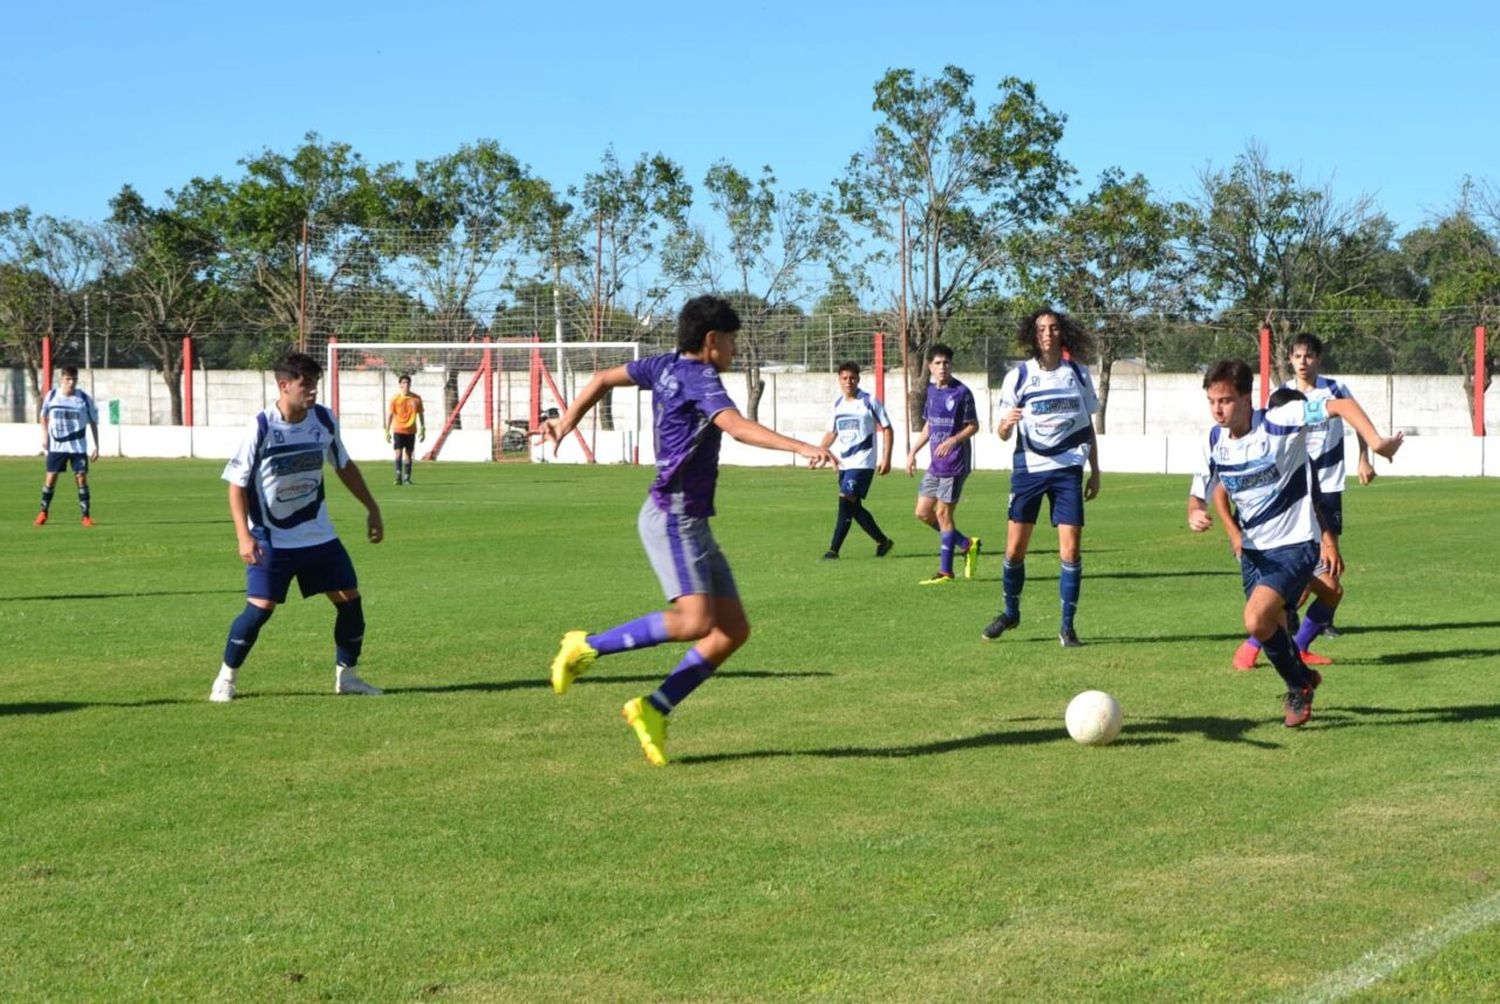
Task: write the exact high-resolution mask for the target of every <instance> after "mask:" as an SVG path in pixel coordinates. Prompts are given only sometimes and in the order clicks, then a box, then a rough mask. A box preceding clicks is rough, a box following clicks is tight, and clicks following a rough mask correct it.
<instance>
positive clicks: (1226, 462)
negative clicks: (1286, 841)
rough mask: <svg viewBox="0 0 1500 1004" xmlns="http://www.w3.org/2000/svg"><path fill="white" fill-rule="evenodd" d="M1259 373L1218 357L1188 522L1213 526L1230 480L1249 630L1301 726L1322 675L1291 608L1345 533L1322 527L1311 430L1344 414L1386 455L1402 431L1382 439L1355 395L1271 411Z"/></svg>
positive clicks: (1292, 721) (1207, 379)
mask: <svg viewBox="0 0 1500 1004" xmlns="http://www.w3.org/2000/svg"><path fill="white" fill-rule="evenodd" d="M1252 383H1253V376H1252V374H1251V372H1250V367H1249V366H1248V365H1247V364H1246V363H1245V362H1243V361H1241V360H1238V359H1225V360H1223V361H1222V362H1219V363H1217V364H1215V365H1214V366H1213V367H1212V368H1211V369H1210V370H1209V371H1208V373H1207V375H1205V376H1204V378H1203V388H1204V391H1205V392H1206V394H1207V397H1208V406H1209V412H1210V413H1211V414H1212V415H1213V420H1214V428H1213V429H1212V430H1210V432H1209V435H1208V436H1207V437H1205V439H1204V442H1203V454H1202V457H1201V459H1200V461H1199V465H1198V469H1197V470H1196V471H1195V472H1194V475H1193V483H1192V488H1191V489H1190V490H1189V493H1188V500H1187V520H1188V527H1189V528H1190V529H1191V530H1193V531H1194V532H1195V533H1203V532H1204V531H1206V530H1208V529H1209V528H1211V527H1212V526H1213V517H1212V516H1210V515H1209V511H1208V508H1207V504H1206V501H1205V500H1206V499H1208V498H1210V497H1211V494H1212V492H1213V491H1214V490H1215V489H1216V487H1217V486H1222V487H1223V488H1224V490H1225V491H1226V492H1228V494H1229V498H1230V501H1232V502H1233V503H1234V505H1235V509H1236V510H1237V512H1236V521H1237V522H1238V524H1239V530H1240V533H1241V535H1242V539H1241V547H1240V572H1241V578H1242V580H1243V585H1244V589H1245V630H1246V631H1247V632H1249V633H1250V634H1252V635H1254V636H1255V637H1256V638H1257V639H1259V640H1260V643H1261V648H1262V649H1263V650H1264V651H1265V653H1266V657H1267V658H1269V659H1270V660H1271V664H1272V665H1273V666H1275V667H1276V672H1277V673H1278V674H1280V676H1281V678H1282V680H1284V681H1285V682H1286V686H1287V693H1286V699H1285V704H1284V707H1285V712H1286V716H1285V724H1286V726H1287V727H1288V728H1297V727H1298V726H1301V725H1304V724H1306V722H1307V721H1308V719H1310V718H1311V717H1312V702H1313V691H1314V690H1316V689H1317V686H1318V684H1319V683H1321V682H1322V677H1321V676H1319V675H1318V673H1317V671H1316V670H1309V669H1308V668H1307V666H1306V665H1305V664H1304V663H1303V661H1302V659H1301V658H1300V657H1299V655H1298V653H1297V649H1296V647H1295V645H1294V644H1293V642H1292V639H1291V637H1290V636H1289V635H1288V633H1287V629H1286V607H1287V605H1288V604H1289V603H1295V602H1296V601H1297V599H1298V597H1300V596H1301V595H1302V590H1303V589H1305V588H1306V587H1307V583H1308V580H1310V579H1311V578H1312V574H1313V569H1314V568H1315V567H1316V566H1317V564H1318V561H1319V557H1320V548H1319V539H1320V538H1321V541H1322V548H1321V557H1322V559H1323V560H1324V561H1327V562H1329V563H1330V564H1331V565H1332V566H1334V567H1337V566H1338V564H1339V560H1340V559H1339V557H1338V539H1337V538H1336V537H1334V536H1333V535H1332V534H1329V533H1327V532H1325V531H1324V530H1323V528H1322V527H1321V526H1320V521H1319V518H1318V514H1317V512H1316V509H1315V505H1314V501H1313V488H1314V482H1313V480H1312V478H1313V471H1312V465H1311V463H1309V460H1308V450H1307V436H1308V432H1309V430H1310V429H1312V428H1314V427H1317V426H1321V425H1323V424H1325V423H1326V422H1327V421H1328V420H1329V419H1330V418H1340V419H1343V420H1344V421H1346V422H1348V423H1349V424H1350V425H1352V426H1353V427H1354V428H1355V430H1356V431H1357V432H1358V433H1359V434H1360V435H1361V436H1363V437H1364V438H1365V440H1366V442H1368V443H1370V444H1371V448H1372V449H1373V450H1374V452H1376V453H1378V454H1380V455H1381V456H1382V457H1385V458H1386V459H1387V460H1389V459H1391V458H1392V457H1394V456H1395V455H1396V451H1397V450H1399V449H1400V448H1401V443H1402V437H1401V434H1400V433H1398V434H1396V435H1395V436H1394V437H1392V438H1390V439H1386V438H1385V437H1383V436H1381V435H1380V433H1378V432H1377V431H1376V430H1375V426H1374V425H1373V424H1372V423H1371V422H1370V418H1369V416H1368V415H1366V414H1365V412H1364V409H1363V408H1361V407H1360V406H1359V403H1358V402H1357V401H1354V400H1353V399H1343V400H1337V399H1330V400H1293V401H1289V402H1287V403H1285V404H1282V405H1281V406H1279V407H1276V408H1272V409H1269V410H1267V411H1263V412H1262V411H1256V410H1255V409H1254V408H1253V407H1252V406H1251V404H1250V390H1251V386H1252Z"/></svg>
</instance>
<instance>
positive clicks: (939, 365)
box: [906, 342, 980, 586]
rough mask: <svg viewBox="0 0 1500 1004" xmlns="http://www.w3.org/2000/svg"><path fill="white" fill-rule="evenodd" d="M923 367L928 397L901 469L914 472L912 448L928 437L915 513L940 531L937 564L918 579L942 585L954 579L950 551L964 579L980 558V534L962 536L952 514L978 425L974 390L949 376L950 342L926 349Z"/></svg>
mask: <svg viewBox="0 0 1500 1004" xmlns="http://www.w3.org/2000/svg"><path fill="white" fill-rule="evenodd" d="M927 371H928V372H929V373H931V374H932V383H930V384H928V385H927V401H926V403H925V404H924V405H923V406H922V418H923V420H924V422H923V425H922V434H921V435H920V436H918V437H917V441H916V442H915V443H913V444H912V445H911V452H910V453H908V454H907V455H906V473H907V475H908V476H911V475H914V474H915V473H916V470H917V454H918V453H919V452H921V449H922V447H924V446H926V445H927V444H928V443H929V442H931V443H932V444H933V447H932V456H931V461H930V462H929V463H928V465H927V473H926V474H924V475H923V476H922V483H921V484H920V485H919V486H918V487H917V510H916V516H917V519H919V520H921V521H922V522H923V523H926V524H927V525H928V526H930V527H932V528H933V529H934V530H936V531H937V532H938V533H939V535H940V543H939V545H938V570H937V572H936V573H934V574H933V576H932V577H931V578H930V579H923V580H922V583H921V584H922V585H924V586H941V585H947V584H949V583H951V582H952V581H953V555H954V554H955V553H958V554H962V555H963V556H964V578H966V579H972V578H973V577H974V569H975V566H976V565H977V564H978V560H979V547H980V543H979V538H978V537H973V538H970V537H966V536H964V535H963V534H962V533H961V532H960V531H959V529H958V526H957V524H956V523H955V522H954V518H953V514H954V512H955V511H957V509H958V500H959V498H960V497H961V496H962V494H963V489H964V481H965V480H966V479H967V478H968V476H969V471H970V470H972V469H973V454H974V445H973V444H972V443H970V442H969V440H971V439H973V438H974V433H976V432H978V431H979V412H978V410H977V409H976V408H975V405H974V392H973V391H971V390H969V388H968V387H966V386H964V385H963V384H962V383H961V382H959V381H958V380H955V379H954V377H953V350H952V349H951V348H949V347H948V346H946V345H943V344H942V343H941V342H939V343H938V344H935V345H933V346H932V348H930V349H928V350H927Z"/></svg>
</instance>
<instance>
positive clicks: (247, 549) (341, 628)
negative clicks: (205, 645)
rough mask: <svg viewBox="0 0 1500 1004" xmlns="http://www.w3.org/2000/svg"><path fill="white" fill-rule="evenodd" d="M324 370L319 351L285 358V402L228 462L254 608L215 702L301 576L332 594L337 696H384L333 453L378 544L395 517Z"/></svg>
mask: <svg viewBox="0 0 1500 1004" xmlns="http://www.w3.org/2000/svg"><path fill="white" fill-rule="evenodd" d="M322 375H323V369H322V367H321V366H319V365H318V361H317V360H316V359H313V358H312V357H311V356H308V355H304V354H303V353H301V352H291V353H288V354H287V355H286V356H284V357H283V358H282V359H281V360H280V361H279V362H278V363H277V364H276V390H277V399H276V403H275V404H274V405H273V406H271V407H270V408H267V409H266V410H265V411H263V412H261V413H260V414H259V415H257V416H255V421H254V422H253V423H252V424H251V425H250V427H249V428H248V429H246V431H245V437H244V439H243V440H241V442H240V445H239V448H238V449H237V450H235V453H234V456H232V457H231V458H230V460H229V463H228V464H227V465H226V466H225V467H224V474H223V478H224V480H225V481H227V482H229V514H230V516H231V518H232V519H233V521H234V530H235V536H236V537H237V538H238V539H239V553H240V560H241V561H243V562H244V563H245V565H246V566H247V567H246V569H245V609H244V610H242V611H241V612H240V615H239V616H238V617H237V618H235V621H234V623H233V624H232V625H230V628H229V639H228V641H227V642H225V645H224V663H223V665H222V666H220V668H219V675H218V676H217V677H216V678H215V679H214V684H213V689H212V690H210V691H209V698H208V699H209V700H211V701H214V702H216V703H220V704H223V703H227V702H229V701H232V700H234V695H235V691H236V689H237V686H238V675H239V669H240V666H241V665H243V664H244V661H245V658H246V657H247V656H248V655H249V654H250V649H251V648H252V647H253V646H254V645H255V641H256V638H258V637H259V635H260V629H261V628H262V627H263V626H265V623H266V621H268V620H270V619H271V614H272V613H273V612H274V611H275V610H276V606H277V604H279V603H285V602H286V598H287V593H288V591H289V590H290V587H291V584H292V580H294V579H295V580H296V581H297V585H298V587H299V588H300V590H301V592H302V596H303V598H304V599H305V598H306V597H309V596H312V595H313V594H314V593H322V594H324V595H325V596H327V597H328V599H329V600H331V601H332V602H333V608H334V611H335V614H334V623H333V643H334V672H333V689H334V693H337V694H379V693H380V689H379V688H378V687H374V686H371V685H370V684H368V683H366V682H365V681H364V680H362V679H360V677H359V675H358V674H357V673H356V672H355V669H354V667H355V666H356V665H357V664H358V662H359V656H360V652H361V649H362V648H363V645H364V636H365V615H364V608H363V605H362V602H361V600H360V595H359V580H358V578H357V577H356V575H355V572H354V563H353V562H352V561H351V560H350V559H349V552H348V551H346V550H344V545H343V544H342V543H341V542H340V541H339V539H338V536H337V534H335V533H334V530H333V523H332V522H331V521H330V520H329V518H328V505H327V503H326V502H325V501H324V492H323V462H324V460H327V461H328V462H329V463H331V464H333V467H334V471H335V473H337V474H338V476H339V480H340V481H342V482H343V483H344V487H346V488H348V489H349V493H350V494H351V495H353V496H354V497H355V498H357V499H358V500H359V501H360V502H361V503H363V505H364V507H365V510H366V512H367V513H368V517H367V519H366V535H367V536H368V538H369V540H370V542H371V543H373V544H378V543H380V541H381V540H383V539H384V538H385V524H384V522H383V521H382V520H381V516H380V506H379V505H377V504H376V502H375V498H374V496H372V495H371V494H370V489H369V488H368V487H367V486H366V485H365V479H364V476H363V475H362V474H360V471H359V468H358V467H357V466H356V465H355V463H354V461H353V460H352V459H350V457H349V452H348V451H347V450H346V449H344V443H343V440H342V439H341V438H340V437H339V426H338V421H337V419H335V418H334V416H333V413H332V412H331V411H329V410H328V409H327V408H325V407H323V406H322V405H320V404H318V403H317V393H318V379H319V378H320V377H321V376H322Z"/></svg>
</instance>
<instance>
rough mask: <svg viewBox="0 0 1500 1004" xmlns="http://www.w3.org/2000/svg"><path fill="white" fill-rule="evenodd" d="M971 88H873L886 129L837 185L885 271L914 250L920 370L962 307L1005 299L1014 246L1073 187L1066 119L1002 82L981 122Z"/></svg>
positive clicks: (957, 82)
mask: <svg viewBox="0 0 1500 1004" xmlns="http://www.w3.org/2000/svg"><path fill="white" fill-rule="evenodd" d="M973 86H974V78H973V77H972V76H971V75H970V74H968V73H967V72H965V71H964V70H962V69H960V68H958V67H956V66H948V67H946V68H944V70H943V72H942V74H941V75H940V76H939V77H938V78H937V79H935V80H931V79H927V78H921V79H918V78H917V77H916V75H915V74H914V73H913V71H911V70H906V69H896V70H891V71H889V72H888V73H886V75H885V76H884V77H882V78H881V80H880V81H879V82H878V83H877V84H876V85H875V102H874V110H875V111H876V112H878V113H879V114H880V115H881V116H882V120H881V122H880V124H879V125H877V126H876V128H875V136H874V139H873V140H872V142H871V144H870V147H869V149H867V150H866V151H864V152H862V153H858V154H855V155H854V156H853V157H852V158H851V159H850V161H849V165H848V168H847V169H846V171H845V173H844V176H843V178H842V179H840V180H839V181H838V182H837V183H836V184H837V191H838V198H839V206H840V211H841V212H842V213H843V214H844V215H845V216H847V217H848V218H849V219H850V220H851V221H852V222H853V223H854V224H855V225H856V226H857V227H859V228H861V229H862V230H864V231H865V232H867V233H869V234H871V235H872V236H874V237H875V238H877V239H878V240H880V241H881V242H882V243H883V244H884V250H882V251H879V252H877V257H878V259H879V260H880V261H884V262H888V261H889V260H890V259H891V258H892V257H895V256H896V255H893V252H894V251H895V250H896V249H899V248H900V247H902V246H906V247H909V249H910V250H909V253H908V254H907V255H906V256H905V257H906V261H905V262H904V263H903V264H904V266H905V270H906V276H905V280H904V281H905V285H906V286H907V287H908V288H909V289H910V290H911V295H912V298H913V306H912V310H911V313H910V315H909V320H908V324H907V331H906V340H907V349H908V350H909V351H910V352H911V354H912V355H913V357H914V358H918V359H920V358H922V357H923V356H924V355H925V354H926V351H927V348H928V346H930V345H931V344H932V343H933V342H936V341H937V340H938V339H939V338H940V337H941V336H942V334H943V329H944V326H945V325H946V323H947V321H948V318H949V317H950V316H951V314H952V313H953V311H954V310H955V309H956V308H957V307H958V306H959V305H960V304H962V303H963V302H964V301H965V300H966V299H969V298H971V297H973V296H976V295H979V294H983V293H985V292H990V291H993V290H994V289H995V288H996V287H998V285H999V284H1000V282H1001V280H1002V279H1003V278H1004V277H1005V275H1006V273H1007V272H1008V270H1009V268H1010V267H1011V266H1012V265H1013V264H1014V263H1013V261H1012V260H1011V259H1010V257H1009V254H1008V252H1009V251H1010V250H1011V249H1012V248H1013V246H1014V245H1013V242H1012V239H1013V238H1014V236H1015V235H1016V234H1017V233H1020V232H1023V231H1025V230H1027V229H1029V228H1031V227H1034V226H1036V225H1037V224H1039V223H1041V222H1043V221H1045V220H1046V219H1047V218H1048V217H1050V216H1051V214H1052V213H1053V211H1054V210H1055V209H1056V208H1057V207H1058V206H1059V205H1061V203H1062V200H1063V194H1064V191H1065V188H1066V186H1067V184H1068V183H1069V180H1070V179H1071V177H1072V175H1073V168H1072V167H1071V166H1070V165H1069V164H1068V163H1067V162H1066V161H1064V160H1063V159H1062V158H1061V157H1060V156H1059V154H1058V152H1057V144H1058V142H1059V141H1060V140H1061V139H1062V134H1063V124H1064V122H1065V121H1066V118H1065V116H1063V115H1060V114H1057V113H1055V112H1053V111H1051V110H1050V109H1048V108H1047V107H1046V106H1045V105H1044V104H1042V102H1041V101H1040V99H1038V97H1037V93H1036V88H1035V86H1034V85H1033V84H1031V83H1029V82H1026V81H1023V80H1019V79H1017V78H1015V77H1007V78H1005V79H1004V80H1002V81H1001V82H1000V85H999V98H998V100H997V101H996V102H995V103H994V104H993V105H991V106H990V107H989V108H987V109H985V110H984V111H983V112H982V113H980V112H979V111H978V110H977V107H976V105H975V102H974V98H973V96H972V93H971V92H972V90H973ZM903 207H904V208H905V210H906V220H907V233H906V234H904V235H903V234H902V233H901V232H900V226H899V222H898V218H899V212H900V210H901V209H902V208H903ZM913 382H914V383H916V381H913ZM925 394H926V386H925V382H922V383H921V384H920V385H919V386H914V387H913V388H912V389H911V396H910V398H909V400H908V409H909V411H910V413H911V418H912V421H913V422H914V423H915V422H918V421H920V418H921V409H922V401H923V400H924V399H925Z"/></svg>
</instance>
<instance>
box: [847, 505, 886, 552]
mask: <svg viewBox="0 0 1500 1004" xmlns="http://www.w3.org/2000/svg"><path fill="white" fill-rule="evenodd" d="M849 509H850V515H851V516H853V517H854V522H856V523H858V524H859V528H860V529H861V530H863V531H864V532H865V533H867V534H869V535H870V539H871V540H873V541H875V542H876V543H877V544H878V543H880V542H881V541H882V540H885V534H884V533H882V532H881V529H880V526H879V525H878V524H877V523H876V522H875V517H874V516H872V515H870V510H868V509H866V508H865V504H864V503H863V502H861V501H860V500H859V499H852V500H850V502H849Z"/></svg>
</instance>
